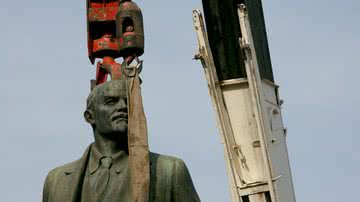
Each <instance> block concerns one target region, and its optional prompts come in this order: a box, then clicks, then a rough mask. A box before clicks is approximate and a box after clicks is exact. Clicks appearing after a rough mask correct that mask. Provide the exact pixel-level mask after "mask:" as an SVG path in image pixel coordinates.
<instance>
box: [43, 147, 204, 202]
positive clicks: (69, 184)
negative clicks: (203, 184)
mask: <svg viewBox="0 0 360 202" xmlns="http://www.w3.org/2000/svg"><path fill="white" fill-rule="evenodd" d="M90 147H91V145H90ZM90 147H88V148H87V149H86V151H85V153H84V155H83V156H82V157H81V158H80V159H79V160H77V161H74V162H71V163H69V164H66V165H64V166H61V167H58V168H55V169H53V170H52V171H50V172H49V174H48V176H47V177H46V180H45V184H44V190H43V202H80V201H81V193H82V184H83V179H84V175H85V170H86V168H87V162H88V159H89V156H90V155H89V153H90ZM199 201H200V199H199V197H198V195H197V193H196V190H195V188H194V185H193V183H192V180H191V177H190V174H189V172H188V169H187V167H186V165H185V163H184V162H183V161H182V160H180V159H177V158H174V157H169V156H164V155H160V154H155V153H151V152H150V194H149V202H199Z"/></svg>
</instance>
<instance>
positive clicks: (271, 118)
mask: <svg viewBox="0 0 360 202" xmlns="http://www.w3.org/2000/svg"><path fill="white" fill-rule="evenodd" d="M234 2H235V3H234ZM203 7H204V14H205V18H206V23H205V21H204V17H203V15H202V13H201V12H200V10H194V11H193V21H194V27H195V32H196V34H197V38H198V53H197V54H196V55H195V59H199V60H200V61H201V63H202V66H203V69H204V72H205V77H206V80H207V84H208V89H209V94H210V97H211V100H212V104H213V108H214V111H215V112H216V120H217V125H218V128H219V131H220V136H221V140H222V144H223V147H224V156H225V160H226V167H227V173H228V176H229V186H230V193H231V199H232V201H233V202H295V193H294V187H293V182H292V176H291V169H290V163H289V158H288V152H287V145H286V135H287V130H286V128H284V124H283V121H282V115H281V105H282V103H283V101H282V100H281V99H280V97H279V86H278V85H276V84H275V81H274V78H273V72H272V66H271V61H270V54H269V49H268V44H267V36H266V29H265V22H264V17H263V9H262V4H261V0H238V1H231V0H203Z"/></svg>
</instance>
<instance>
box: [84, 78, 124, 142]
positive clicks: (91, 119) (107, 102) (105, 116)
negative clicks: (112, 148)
mask: <svg viewBox="0 0 360 202" xmlns="http://www.w3.org/2000/svg"><path fill="white" fill-rule="evenodd" d="M84 117H85V120H86V121H87V122H88V123H89V124H91V126H92V127H93V129H94V132H95V134H100V135H102V136H105V137H107V138H111V139H114V138H115V139H117V136H118V135H124V134H125V135H126V133H127V129H128V109H127V92H126V81H125V80H112V81H108V82H105V83H103V84H100V85H98V86H96V87H95V88H94V89H93V90H92V91H91V92H90V94H89V97H88V99H87V107H86V111H85V112H84Z"/></svg>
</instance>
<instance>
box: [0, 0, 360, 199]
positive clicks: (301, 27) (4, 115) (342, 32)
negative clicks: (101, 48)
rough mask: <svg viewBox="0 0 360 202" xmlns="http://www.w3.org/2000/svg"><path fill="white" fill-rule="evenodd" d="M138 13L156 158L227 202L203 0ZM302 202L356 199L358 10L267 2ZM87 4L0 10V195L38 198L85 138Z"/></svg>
mask: <svg viewBox="0 0 360 202" xmlns="http://www.w3.org/2000/svg"><path fill="white" fill-rule="evenodd" d="M136 2H137V3H138V4H139V5H140V6H141V8H142V9H143V13H144V17H145V35H146V50H145V55H144V56H143V57H142V59H144V60H145V63H144V71H143V73H142V79H143V81H144V83H143V97H144V102H145V103H144V105H145V111H146V114H147V118H148V125H149V134H150V146H151V150H152V151H154V152H158V153H162V154H168V155H173V156H177V157H179V158H182V159H184V160H185V162H186V163H187V165H188V167H189V169H190V172H191V175H192V178H193V181H194V184H195V186H196V188H197V191H198V193H199V195H200V197H201V199H202V201H204V202H227V201H229V200H230V199H229V198H230V197H229V191H228V184H227V175H226V170H225V162H224V159H223V152H222V146H221V144H220V138H219V135H218V130H217V128H216V124H215V116H214V112H213V109H212V107H211V103H210V98H209V95H208V90H207V85H206V81H205V77H204V74H203V70H202V66H201V64H200V63H199V61H193V60H192V57H193V55H194V53H195V52H196V48H197V41H196V35H195V33H194V31H193V25H192V18H191V17H192V14H191V11H192V9H195V8H201V1H200V0H191V1H190V0H185V1H175V0H174V1H160V0H152V1H145V0H138V1H136ZM263 4H264V11H265V18H266V25H267V29H268V37H269V45H270V52H271V57H272V63H273V69H274V75H275V79H276V82H277V84H279V85H280V87H281V88H280V93H281V96H282V98H283V99H284V100H285V104H284V107H283V115H284V117H283V118H284V123H285V125H286V127H287V128H288V139H287V140H288V141H287V142H288V149H289V155H290V162H291V167H292V172H293V179H294V186H295V191H296V196H297V201H299V202H321V201H326V202H339V201H358V199H357V198H358V196H357V195H356V193H357V191H358V187H359V186H358V182H359V181H360V174H359V171H360V155H359V154H360V153H359V148H358V144H359V142H360V136H359V122H360V118H359V114H360V109H359V103H360V95H359V92H360V81H359V79H358V77H359V75H360V66H359V64H360V55H359V53H360V52H359V49H360V26H359V22H358V21H359V19H360V13H359V10H360V3H359V1H355V0H346V1H335V0H317V1H310V0H303V1H281V0H272V1H263ZM85 12H86V10H85V0H83V1H70V0H62V1H45V0H32V1H25V0H18V1H4V2H2V4H1V7H0V25H1V28H0V29H1V31H0V42H1V43H0V44H1V47H0V59H1V60H0V61H1V68H0V92H1V96H0V113H1V116H0V126H1V141H0V154H1V164H0V165H1V168H0V171H1V172H0V179H1V180H0V195H1V201H4V202H13V201H14V202H20V201H27V202H36V201H40V198H41V193H42V186H43V182H44V179H45V177H46V174H47V172H48V171H49V170H51V169H52V168H54V167H56V166H58V165H61V164H64V163H67V162H69V161H72V160H75V159H77V158H79V157H80V156H81V155H82V153H83V151H84V150H85V148H86V147H87V146H88V145H89V143H91V142H92V141H93V137H92V132H91V128H90V126H89V125H88V124H86V123H85V121H84V120H83V117H82V114H83V111H84V108H85V99H86V97H87V94H88V93H89V80H90V79H92V78H93V77H94V75H95V71H94V66H92V65H91V64H90V62H89V60H88V59H87V47H86V44H87V42H86V24H85V23H86V17H85Z"/></svg>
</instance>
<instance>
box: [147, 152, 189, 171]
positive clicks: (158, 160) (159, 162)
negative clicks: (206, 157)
mask: <svg viewBox="0 0 360 202" xmlns="http://www.w3.org/2000/svg"><path fill="white" fill-rule="evenodd" d="M150 165H151V166H152V167H155V168H156V169H157V170H161V172H167V173H172V174H174V172H175V173H178V174H179V173H182V172H183V171H185V172H187V170H188V169H187V167H186V165H185V162H184V161H183V160H182V159H180V158H177V157H174V156H168V155H163V154H157V153H153V152H150Z"/></svg>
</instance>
